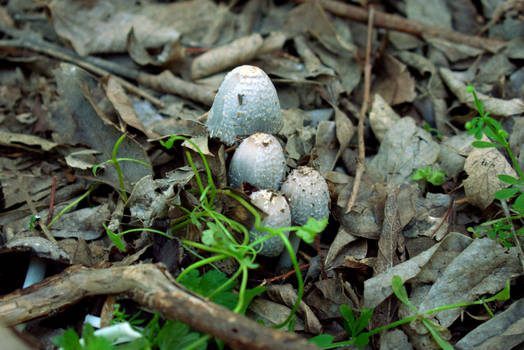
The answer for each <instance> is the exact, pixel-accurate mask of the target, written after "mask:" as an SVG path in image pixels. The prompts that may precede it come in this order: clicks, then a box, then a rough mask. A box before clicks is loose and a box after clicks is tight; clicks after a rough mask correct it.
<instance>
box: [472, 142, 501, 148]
mask: <svg viewBox="0 0 524 350" xmlns="http://www.w3.org/2000/svg"><path fill="white" fill-rule="evenodd" d="M472 145H473V147H477V148H490V147H503V146H502V145H501V144H500V143H493V142H487V141H473V143H472Z"/></svg>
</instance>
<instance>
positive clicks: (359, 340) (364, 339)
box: [353, 333, 369, 348]
mask: <svg viewBox="0 0 524 350" xmlns="http://www.w3.org/2000/svg"><path fill="white" fill-rule="evenodd" d="M353 343H354V344H355V345H356V346H358V347H359V348H362V347H363V346H366V345H368V344H369V334H368V333H361V334H359V335H357V337H356V338H355V339H353Z"/></svg>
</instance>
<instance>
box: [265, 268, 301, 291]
mask: <svg viewBox="0 0 524 350" xmlns="http://www.w3.org/2000/svg"><path fill="white" fill-rule="evenodd" d="M308 267H309V264H305V265H302V266H299V268H300V269H301V270H303V269H306V268H308ZM295 273H296V272H295V270H292V271H289V272H286V273H285V274H283V275H278V276H275V277H271V278H270V279H265V280H264V281H262V283H260V286H265V285H266V284H270V283H273V282H275V281H278V280H283V279H286V278H288V277H289V276H291V275H294V274H295Z"/></svg>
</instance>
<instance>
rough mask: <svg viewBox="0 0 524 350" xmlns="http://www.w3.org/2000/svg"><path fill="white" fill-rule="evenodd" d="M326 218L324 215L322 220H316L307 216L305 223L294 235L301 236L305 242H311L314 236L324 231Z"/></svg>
mask: <svg viewBox="0 0 524 350" xmlns="http://www.w3.org/2000/svg"><path fill="white" fill-rule="evenodd" d="M327 222H328V218H327V216H326V217H324V219H323V220H316V219H314V218H309V219H308V220H307V223H306V224H305V225H303V226H302V227H301V228H300V229H299V230H297V232H296V235H297V236H298V237H300V238H302V239H303V240H304V241H305V242H306V243H310V244H311V243H313V242H314V241H315V236H316V235H317V234H319V233H320V232H322V231H324V229H325V228H326V226H327Z"/></svg>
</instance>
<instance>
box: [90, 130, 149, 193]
mask: <svg viewBox="0 0 524 350" xmlns="http://www.w3.org/2000/svg"><path fill="white" fill-rule="evenodd" d="M125 138H126V134H122V136H120V138H119V139H118V140H117V141H116V143H115V145H114V146H113V152H112V153H111V159H109V160H106V161H105V162H102V163H100V164H97V165H95V166H94V167H93V176H96V171H97V170H98V168H100V167H103V166H104V165H106V164H109V163H113V164H114V166H115V170H116V173H117V175H118V182H119V183H120V193H121V195H122V198H124V201H125V202H127V192H126V186H125V183H124V177H123V175H122V169H121V168H120V163H119V162H123V161H127V162H135V163H139V164H142V165H145V166H147V167H151V165H150V164H147V163H146V162H142V161H141V160H138V159H133V158H117V156H116V155H117V153H118V148H119V147H120V144H121V143H122V141H124V139H125Z"/></svg>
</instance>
